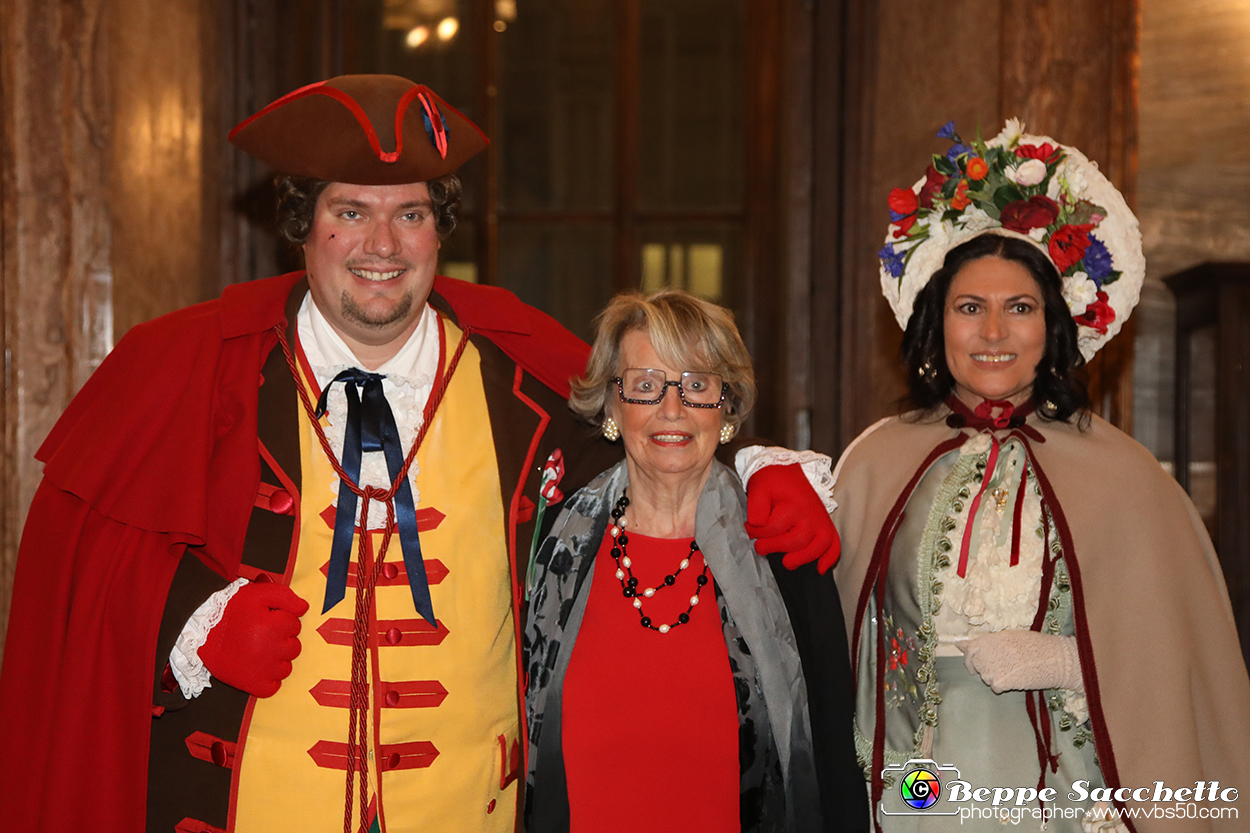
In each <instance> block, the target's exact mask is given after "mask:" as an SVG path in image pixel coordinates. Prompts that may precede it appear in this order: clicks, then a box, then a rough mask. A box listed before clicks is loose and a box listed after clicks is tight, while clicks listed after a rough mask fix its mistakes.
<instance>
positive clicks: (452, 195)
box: [274, 174, 463, 246]
mask: <svg viewBox="0 0 1250 833" xmlns="http://www.w3.org/2000/svg"><path fill="white" fill-rule="evenodd" d="M329 184H330V183H329V182H327V181H326V180H324V179H314V178H312V177H308V176H290V175H288V174H278V175H277V176H276V177H274V186H275V188H276V189H277V191H278V233H279V234H281V235H282V237H283V238H285V239H286V240H287V241H288V242H290V243H291V244H293V245H295V246H302V245H304V241H306V240H307V239H308V235H309V233H310V232H311V231H312V223H313V212H314V211H315V210H316V208H317V198H318V197H320V196H321V192H322V191H324V190H325V189H326V186H327V185H329ZM425 184H426V187H427V188H429V190H430V201H431V202H432V203H433V204H434V222H435V229H436V230H437V231H438V239H439V240H446V239H447V238H448V237H450V236H451V233H452V232H453V231H455V230H456V222H457V217H456V212H457V211H458V210H459V208H460V193H461V191H462V190H463V187H462V186H461V184H460V177H458V176H456V175H455V174H444V175H443V176H440V177H438V178H437V179H431V180H430V181H428V182H426V183H425Z"/></svg>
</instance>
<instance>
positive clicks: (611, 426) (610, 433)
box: [603, 417, 621, 443]
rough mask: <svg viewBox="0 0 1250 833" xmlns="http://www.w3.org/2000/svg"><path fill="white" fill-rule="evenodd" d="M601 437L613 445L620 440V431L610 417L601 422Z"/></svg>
mask: <svg viewBox="0 0 1250 833" xmlns="http://www.w3.org/2000/svg"><path fill="white" fill-rule="evenodd" d="M603 436H605V437H606V438H607V440H608V442H610V443H614V442H616V441H617V440H619V439H620V438H621V429H620V427H619V426H618V425H617V424H616V420H614V419H612V417H608V418H607V419H605V420H604V421H603Z"/></svg>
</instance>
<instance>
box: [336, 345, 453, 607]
mask: <svg viewBox="0 0 1250 833" xmlns="http://www.w3.org/2000/svg"><path fill="white" fill-rule="evenodd" d="M384 378H385V377H384V376H382V375H381V374H378V373H368V372H366V371H364V370H359V369H357V368H352V369H350V370H344V371H343V372H342V373H340V374H339V375H337V376H335V377H334V378H333V379H331V380H330V383H329V384H328V385H326V386H325V389H324V390H322V391H321V398H320V399H318V400H317V410H316V416H317V418H318V419H320V418H321V417H322V416H324V415H325V413H326V398H327V396H329V393H330V388H332V387H333V386H334V385H335V383H337V382H343V383H344V386H343V392H344V393H345V394H346V395H347V425H346V426H345V432H344V438H343V460H342V465H343V471H344V472H346V473H347V476H348V478H350V479H351V483H350V484H349V483H348V482H347V481H346V480H344V481H341V482H340V483H339V502H338V511H337V512H336V513H335V516H334V541H333V543H332V544H331V546H330V569H329V575H328V577H327V579H326V597H325V606H324V607H323V608H322V611H321V612H322V613H325V612H327V611H329V610H330V608H332V607H334V606H335V605H336V604H338V603H339V602H340V601H342V600H343V597H344V596H345V595H346V594H347V568H348V564H349V563H350V562H351V551H352V538H353V536H354V531H355V527H356V500H357V497H356V492H355V491H353V490H352V485H356V486H357V487H359V485H360V461H361V457H362V456H363V455H364V453H365V452H366V451H381V452H382V453H383V454H384V455H385V456H386V469H387V471H388V472H389V473H390V476H391V481H392V482H394V481H395V479H396V478H398V477H399V474H400V471H401V470H402V469H403V467H404V451H403V448H402V447H401V446H400V443H399V427H398V426H397V425H396V424H395V414H394V413H392V411H391V406H390V403H388V402H387V401H386V396H385V395H384V394H383V392H382V379H384ZM361 386H363V387H364V400H363V402H362V401H361V399H360V396H359V395H358V394H357V392H356V388H357V387H361ZM367 525H368V524H367V523H366V526H367ZM395 526H396V527H397V528H398V531H399V545H400V547H401V549H402V550H403V554H404V567H405V568H406V569H407V572H408V586H409V588H410V589H411V590H412V602H413V606H414V607H415V608H416V610H417V613H419V614H421V616H422V618H424V619H425V620H426V621H427V622H429V623H430V624H431V625H434V624H435V623H434V606H433V604H431V602H430V583H429V580H428V579H427V578H426V575H425V561H424V560H422V558H421V539H420V537H419V536H418V535H417V508H416V503H415V501H414V500H413V499H412V484H411V483H409V481H408V478H407V477H404V479H403V481H402V482H400V484H399V488H398V489H397V490H396V491H395ZM365 534H367V532H366V533H365ZM356 578H357V581H366V580H367V576H365V575H359V576H357V577H356Z"/></svg>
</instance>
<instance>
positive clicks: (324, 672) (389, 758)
mask: <svg viewBox="0 0 1250 833" xmlns="http://www.w3.org/2000/svg"><path fill="white" fill-rule="evenodd" d="M231 141H233V142H234V143H235V144H236V145H238V146H239V147H241V148H242V149H244V150H246V151H247V152H249V153H251V154H253V155H255V156H257V157H258V158H260V159H261V160H263V161H265V162H267V163H269V164H270V165H271V166H273V167H274V168H275V169H277V170H280V171H283V172H285V174H286V175H285V176H283V177H282V178H281V179H280V180H279V191H280V214H281V217H280V225H281V229H282V231H283V233H284V235H285V236H287V237H288V238H289V239H290V240H292V241H294V242H296V243H298V244H299V245H300V246H301V247H302V249H303V252H304V256H305V260H306V266H307V269H306V271H304V272H299V273H293V274H289V275H283V276H280V277H276V278H270V279H268V280H261V281H255V282H252V283H248V284H241V285H237V286H232V287H230V288H229V289H227V290H226V291H225V292H224V293H223V294H222V297H221V299H220V300H218V301H212V302H209V303H206V304H201V305H198V306H195V307H191V308H188V309H185V310H181V311H179V312H176V313H172V314H170V315H167V316H164V317H162V318H160V319H157V320H155V321H153V322H150V323H148V324H145V325H142V326H139V327H136V328H135V329H134V330H133V331H132V332H131V333H130V334H128V335H127V337H126V338H125V339H123V340H122V342H121V343H120V344H119V345H118V347H117V349H116V350H115V351H114V353H113V354H112V355H111V356H110V357H109V359H108V360H107V361H105V362H104V364H102V365H101V367H100V369H99V370H98V371H97V373H96V374H95V375H94V376H93V377H92V379H91V380H90V381H89V382H88V383H87V385H86V386H85V387H84V388H83V390H82V392H81V393H80V394H79V395H78V396H77V397H76V398H75V400H74V401H73V402H72V403H71V405H70V407H69V408H68V409H67V411H66V413H65V415H64V416H63V418H62V419H61V420H60V422H58V424H57V426H56V427H55V428H54V429H53V431H52V433H51V434H50V435H49V437H48V439H47V441H46V442H45V443H44V445H43V447H42V448H41V449H40V451H39V454H38V456H39V459H41V460H43V461H44V462H45V463H46V466H45V472H44V481H43V483H42V484H41V486H40V489H39V491H38V494H37V496H36V498H35V502H34V504H33V505H32V507H31V512H30V516H29V519H28V523H27V527H26V531H25V534H24V536H23V541H22V548H21V555H20V560H19V569H18V576H17V583H16V592H15V594H14V602H13V608H12V615H11V621H10V626H9V632H8V641H7V646H6V652H5V666H4V674H3V676H2V677H0V714H3V720H4V723H5V729H4V737H3V739H2V740H0V814H2V815H0V822H3V824H0V826H2V827H3V828H4V829H6V830H8V829H12V830H24V831H69V830H75V831H77V830H88V829H89V830H92V831H94V832H95V833H100V831H118V832H119V833H120V831H131V830H136V829H139V827H140V826H141V825H142V824H144V823H145V822H146V829H148V830H160V831H175V830H177V831H182V832H183V833H190V831H196V833H199V832H200V831H216V830H237V831H245V830H249V831H250V830H257V831H260V830H265V831H269V830H275V829H298V830H302V831H320V830H334V831H337V830H361V831H364V830H386V829H388V828H389V829H418V828H420V829H428V830H440V831H443V830H452V829H465V830H487V829H490V830H511V829H513V828H514V826H515V822H516V815H517V809H518V801H519V795H518V793H519V785H518V782H517V776H518V774H519V773H521V772H523V771H524V769H523V766H522V762H521V757H522V747H523V741H522V740H521V739H522V738H523V737H524V735H523V732H522V730H521V726H520V720H521V714H522V713H523V709H522V708H521V704H520V701H519V692H520V691H521V690H522V687H523V682H524V681H523V680H522V679H521V675H520V673H519V668H520V665H519V656H518V647H517V644H518V641H517V638H516V634H517V627H518V625H519V624H520V621H521V617H519V616H518V612H519V610H520V609H521V606H522V604H523V594H524V576H525V570H526V565H527V559H528V552H529V542H530V540H531V537H532V535H533V532H534V527H535V525H536V523H537V522H538V518H536V517H535V515H536V514H537V513H536V509H537V507H539V506H542V505H545V503H546V498H544V499H541V500H540V497H539V490H540V487H545V488H544V490H543V493H544V494H545V495H547V496H548V497H550V498H552V499H558V496H557V495H556V493H555V492H556V490H557V489H558V490H560V491H565V492H568V491H570V490H572V489H576V488H577V487H579V486H581V485H582V484H584V483H585V482H586V481H587V480H588V479H589V478H590V477H591V476H593V475H594V474H597V473H598V472H599V471H601V470H602V469H604V468H606V467H607V466H608V465H610V464H611V462H613V461H614V460H615V459H616V458H617V457H618V456H619V452H618V451H616V450H615V449H614V448H613V447H612V446H611V445H609V444H607V443H606V442H603V441H602V440H601V439H598V438H594V437H591V436H590V434H589V432H588V431H587V429H585V428H584V427H579V426H578V425H577V424H575V423H574V422H573V420H572V417H571V416H570V414H569V413H568V411H567V408H566V406H565V401H564V400H565V397H566V396H567V393H568V380H569V378H570V377H571V376H573V375H576V374H579V373H580V372H581V371H582V369H583V366H584V363H585V359H586V356H587V353H588V349H587V348H586V346H585V345H584V344H583V343H581V342H580V341H579V340H578V339H577V338H576V337H574V336H573V335H572V334H571V333H569V332H568V331H567V330H565V329H564V328H563V327H561V326H560V325H559V324H557V323H556V322H555V321H554V320H552V319H551V318H549V317H547V316H546V315H544V314H542V313H540V312H538V311H537V310H534V309H532V308H531V307H528V306H526V305H524V304H522V303H521V302H520V301H518V300H517V299H516V298H515V297H514V296H513V295H511V294H510V293H507V292H505V291H503V290H500V289H493V288H489V287H479V286H474V285H471V284H465V283H461V282H458V281H453V280H449V279H446V278H441V277H436V276H435V268H436V265H437V258H438V250H439V246H440V241H441V240H442V239H443V238H445V237H446V236H447V235H448V234H450V233H451V231H452V229H453V228H454V227H455V223H456V217H455V209H456V206H457V204H458V198H459V193H460V183H459V180H458V179H457V178H456V177H455V175H454V171H455V170H456V169H457V168H458V167H459V166H460V165H461V164H462V163H463V162H464V161H465V160H467V159H468V158H470V157H472V156H473V155H474V154H476V153H478V152H479V151H480V150H482V149H483V148H484V147H485V145H486V137H485V136H483V135H482V133H481V132H480V131H479V130H478V129H477V127H476V126H475V125H474V124H473V123H472V122H470V121H469V120H468V119H467V118H465V117H464V116H463V115H462V114H460V113H458V112H457V111H456V110H455V109H453V108H452V107H450V106H449V105H448V104H446V103H445V102H443V101H442V100H441V99H440V98H439V97H438V96H437V95H435V94H434V93H433V92H432V91H431V90H429V89H428V88H426V87H424V86H420V85H416V84H414V83H412V82H411V81H408V80H406V79H402V78H397V77H394V76H343V77H340V78H336V79H331V80H330V81H326V82H323V83H320V84H314V85H311V86H309V87H305V88H302V89H300V90H296V91H295V92H293V93H291V94H289V95H287V96H284V97H283V98H281V99H279V100H278V101H276V102H274V103H273V104H271V105H269V106H268V107H266V108H265V109H263V110H261V111H260V112H259V113H257V114H256V115H254V116H252V117H251V118H249V119H247V120H246V121H244V122H243V123H242V124H240V125H239V126H238V127H236V128H235V130H234V131H233V132H232V133H231ZM544 461H546V463H547V465H546V466H544ZM566 465H567V471H566V470H565V466H566ZM544 468H546V469H547V471H548V472H549V473H548V474H546V475H544V474H543V471H544ZM767 472H768V476H764V475H756V476H755V478H754V479H752V481H751V484H750V485H751V487H752V495H751V500H752V510H753V516H754V515H758V514H764V515H767V510H768V509H769V508H770V507H773V506H781V505H782V504H783V503H784V504H788V505H787V506H786V511H783V512H778V513H776V517H775V518H769V521H774V522H773V523H772V525H771V526H770V525H769V523H768V522H765V523H763V524H761V526H760V527H759V528H757V529H754V530H753V532H756V533H759V532H760V530H761V529H762V530H765V531H764V533H763V535H764V539H765V540H764V541H763V542H762V543H761V545H760V548H761V549H763V550H765V551H767V550H770V549H791V550H795V552H793V553H792V556H794V557H795V558H797V559H798V560H800V561H801V560H804V559H807V560H811V559H813V558H815V557H816V556H817V555H820V554H824V555H825V560H829V559H831V558H832V557H835V554H836V543H835V540H834V538H833V533H832V527H831V526H829V525H827V521H828V518H827V515H825V514H824V513H823V510H821V509H819V507H820V501H819V499H818V498H817V497H816V496H815V495H814V494H813V493H812V492H811V490H810V489H809V488H808V487H807V483H806V480H805V479H804V478H803V475H802V473H801V472H800V471H799V470H798V467H797V466H787V467H782V466H775V467H772V468H770V469H768V470H767ZM558 477H563V482H555V481H556V480H557V478H558ZM804 501H806V502H807V503H803V502H804ZM796 502H797V503H798V504H799V505H801V506H804V507H810V506H811V505H813V504H814V505H815V506H816V507H817V511H815V512H803V511H799V512H795V511H794V508H795V504H796ZM787 519H788V520H787ZM770 536H775V537H773V538H772V540H771V541H770V540H768V538H769V537H770ZM791 560H792V561H793V560H794V558H792V559H791ZM522 782H523V779H522Z"/></svg>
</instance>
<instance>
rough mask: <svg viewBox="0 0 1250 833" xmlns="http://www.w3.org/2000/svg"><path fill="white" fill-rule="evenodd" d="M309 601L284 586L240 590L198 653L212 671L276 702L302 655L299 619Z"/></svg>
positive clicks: (264, 585)
mask: <svg viewBox="0 0 1250 833" xmlns="http://www.w3.org/2000/svg"><path fill="white" fill-rule="evenodd" d="M307 612H308V602H306V601H304V600H303V599H301V598H300V597H299V596H297V595H295V591H293V590H292V589H291V588H289V587H286V586H285V585H281V584H273V583H271V582H263V583H260V582H251V583H249V584H245V585H243V586H242V587H240V588H239V590H238V592H237V593H235V594H234V596H233V597H232V598H231V599H230V601H229V602H227V603H226V609H225V611H224V612H223V613H222V615H221V621H220V622H218V623H217V624H216V625H215V626H214V627H213V629H212V630H210V631H209V632H208V638H207V639H205V640H204V645H203V647H201V648H200V650H199V652H198V653H199V655H200V661H201V662H203V663H204V667H205V668H207V669H208V672H209V673H210V674H212V675H213V676H214V677H216V678H217V679H219V680H221V681H222V682H223V683H225V684H226V685H232V686H234V687H235V688H237V689H241V690H242V691H246V692H247V693H248V694H252V695H254V696H256V697H272V696H273V695H274V694H276V693H277V691H278V687H279V686H281V685H282V681H283V680H285V679H286V678H287V677H288V676H289V675H290V673H291V660H293V659H295V658H296V657H297V656H299V652H300V644H299V639H297V638H296V637H298V636H299V617H301V616H303V615H304V614H305V613H307Z"/></svg>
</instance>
